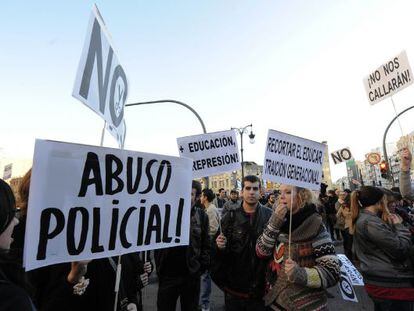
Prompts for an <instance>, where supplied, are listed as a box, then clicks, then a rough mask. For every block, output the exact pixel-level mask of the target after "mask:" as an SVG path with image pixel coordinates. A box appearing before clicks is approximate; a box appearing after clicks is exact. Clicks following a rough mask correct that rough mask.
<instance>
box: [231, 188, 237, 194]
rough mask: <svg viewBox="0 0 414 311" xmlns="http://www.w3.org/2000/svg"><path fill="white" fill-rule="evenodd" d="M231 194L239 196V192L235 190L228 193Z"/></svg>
mask: <svg viewBox="0 0 414 311" xmlns="http://www.w3.org/2000/svg"><path fill="white" fill-rule="evenodd" d="M232 193H235V194H239V192H238V191H237V190H235V189H233V190H231V191H230V194H232Z"/></svg>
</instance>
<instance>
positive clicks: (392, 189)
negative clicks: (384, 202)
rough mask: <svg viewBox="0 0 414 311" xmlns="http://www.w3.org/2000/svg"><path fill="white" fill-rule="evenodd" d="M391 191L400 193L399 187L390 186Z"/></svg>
mask: <svg viewBox="0 0 414 311" xmlns="http://www.w3.org/2000/svg"><path fill="white" fill-rule="evenodd" d="M391 191H392V192H397V193H400V194H401V191H400V187H392V188H391Z"/></svg>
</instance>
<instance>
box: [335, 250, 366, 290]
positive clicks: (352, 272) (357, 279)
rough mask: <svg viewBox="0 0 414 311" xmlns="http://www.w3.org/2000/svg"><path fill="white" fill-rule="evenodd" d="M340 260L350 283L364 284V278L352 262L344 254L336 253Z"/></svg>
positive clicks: (355, 284)
mask: <svg viewBox="0 0 414 311" xmlns="http://www.w3.org/2000/svg"><path fill="white" fill-rule="evenodd" d="M337 256H338V258H339V260H340V261H341V264H342V267H343V268H344V269H345V271H346V274H347V275H348V277H349V278H350V280H351V282H352V285H354V286H364V278H363V277H362V275H361V273H359V271H358V269H357V268H355V266H354V265H353V264H352V262H351V261H350V260H349V259H348V257H346V256H345V255H344V254H338V255H337Z"/></svg>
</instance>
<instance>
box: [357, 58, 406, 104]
mask: <svg viewBox="0 0 414 311" xmlns="http://www.w3.org/2000/svg"><path fill="white" fill-rule="evenodd" d="M412 83H413V75H412V71H411V67H410V64H409V62H408V58H407V54H406V52H405V51H402V52H401V53H400V54H398V55H397V56H396V57H394V58H392V59H390V60H389V61H387V62H386V63H385V64H383V65H381V66H380V67H379V68H378V69H376V70H374V71H373V72H372V73H370V74H369V75H368V76H367V77H365V78H364V86H365V90H366V92H367V95H368V100H369V103H370V104H371V105H374V104H376V103H378V102H380V101H381V100H383V99H385V98H387V97H389V96H392V95H394V94H395V93H397V92H399V91H401V90H402V89H404V88H406V87H407V86H409V85H411V84H412Z"/></svg>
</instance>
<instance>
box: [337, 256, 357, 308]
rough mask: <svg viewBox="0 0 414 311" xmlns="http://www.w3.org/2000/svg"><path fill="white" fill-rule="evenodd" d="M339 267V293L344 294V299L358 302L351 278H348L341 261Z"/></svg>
mask: <svg viewBox="0 0 414 311" xmlns="http://www.w3.org/2000/svg"><path fill="white" fill-rule="evenodd" d="M339 265H340V266H341V271H340V274H339V282H338V287H339V291H340V292H341V294H342V299H344V300H348V301H353V302H358V298H357V296H356V293H355V289H354V287H353V286H352V281H351V279H350V277H349V276H348V274H347V273H346V270H345V268H344V265H342V263H341V261H340V262H339Z"/></svg>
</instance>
